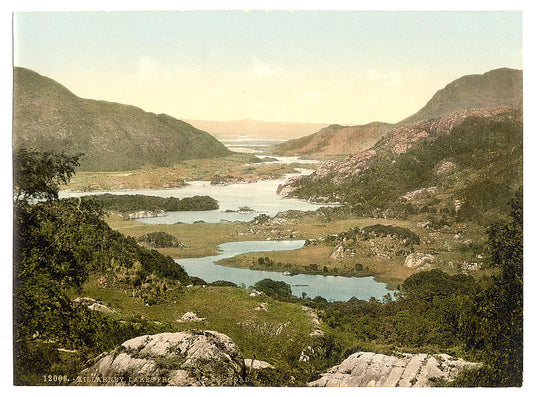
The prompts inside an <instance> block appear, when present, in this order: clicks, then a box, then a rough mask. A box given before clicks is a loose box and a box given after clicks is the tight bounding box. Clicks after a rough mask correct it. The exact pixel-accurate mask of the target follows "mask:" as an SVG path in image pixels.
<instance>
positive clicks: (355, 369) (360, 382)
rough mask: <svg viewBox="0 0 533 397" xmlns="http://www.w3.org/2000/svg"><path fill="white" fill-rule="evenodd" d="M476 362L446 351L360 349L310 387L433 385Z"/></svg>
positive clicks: (449, 378) (453, 376)
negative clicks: (393, 352) (399, 352)
mask: <svg viewBox="0 0 533 397" xmlns="http://www.w3.org/2000/svg"><path fill="white" fill-rule="evenodd" d="M476 365H478V364H476V363H471V362H467V361H464V360H461V359H454V358H452V357H451V356H448V355H446V354H439V355H435V356H430V355H427V354H402V355H399V356H386V355H384V354H376V353H370V352H358V353H354V354H352V355H351V356H349V357H348V358H347V359H346V360H344V361H343V362H342V363H341V364H340V365H337V366H335V367H333V368H331V369H330V370H329V371H328V372H326V373H325V374H322V377H321V378H320V379H318V380H316V381H314V382H311V383H309V384H308V386H321V387H323V386H327V387H335V386H346V387H430V386H432V380H434V379H435V380H436V379H444V380H452V379H454V378H455V377H456V376H457V374H458V373H459V372H460V371H461V370H462V369H465V368H471V367H473V366H476Z"/></svg>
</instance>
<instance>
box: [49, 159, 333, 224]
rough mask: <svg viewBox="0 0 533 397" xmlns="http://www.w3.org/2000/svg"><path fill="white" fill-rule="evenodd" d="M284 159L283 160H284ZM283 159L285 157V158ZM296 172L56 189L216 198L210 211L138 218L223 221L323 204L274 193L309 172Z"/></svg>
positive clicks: (63, 193) (65, 193) (166, 221)
mask: <svg viewBox="0 0 533 397" xmlns="http://www.w3.org/2000/svg"><path fill="white" fill-rule="evenodd" d="M284 160H285V159H284ZM285 161H286V160H285ZM299 171H301V173H299V174H287V175H286V177H285V178H284V179H272V180H262V181H258V182H255V183H238V184H232V185H226V186H224V185H211V182H209V181H193V182H187V185H185V186H183V187H179V188H175V189H137V190H110V191H97V192H70V191H61V192H59V195H60V198H64V197H78V196H84V195H90V194H104V193H110V194H117V195H121V194H143V195H149V196H158V197H177V198H180V199H181V198H183V197H192V196H210V197H213V198H214V199H215V200H217V201H218V205H219V209H217V210H212V211H172V212H169V213H168V215H167V216H164V217H154V218H143V219H138V221H140V222H143V223H149V224H174V223H177V222H181V223H194V222H198V221H203V222H207V223H219V222H221V221H223V220H226V221H239V222H249V221H251V220H253V219H254V218H255V217H256V216H258V215H260V214H265V215H269V216H275V215H276V214H277V213H278V212H282V211H287V210H300V211H314V210H316V209H318V208H320V207H324V206H325V205H324V204H313V203H309V202H306V201H303V200H298V199H294V198H285V197H281V196H280V195H278V194H277V193H276V190H277V188H278V185H279V184H280V183H282V182H284V181H285V180H287V178H289V177H291V176H295V175H302V174H305V173H309V172H311V171H310V170H304V169H301V170H299ZM240 207H250V208H251V209H252V210H253V212H244V213H242V212H226V211H227V210H229V211H238V209H239V208H240Z"/></svg>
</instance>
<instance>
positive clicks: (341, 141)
mask: <svg viewBox="0 0 533 397" xmlns="http://www.w3.org/2000/svg"><path fill="white" fill-rule="evenodd" d="M521 105H522V71H521V70H515V69H508V68H501V69H495V70H492V71H490V72H487V73H484V74H480V75H479V74H478V75H469V76H463V77H461V78H459V79H457V80H454V81H453V82H451V83H450V84H448V85H447V86H446V87H444V88H443V89H441V90H439V91H438V92H437V93H435V95H434V96H433V97H432V98H431V99H430V100H429V102H428V103H427V104H426V105H425V106H424V107H423V108H422V109H420V110H419V111H418V112H417V113H415V114H413V115H412V116H410V117H407V118H406V119H404V120H402V121H401V122H399V123H397V124H387V123H379V122H374V123H370V124H366V125H362V126H352V127H343V126H339V125H331V126H329V127H327V128H323V129H322V130H320V131H318V132H316V133H314V134H312V135H309V136H305V137H302V138H299V139H293V140H290V141H287V142H284V143H282V144H280V145H278V146H277V147H276V149H275V150H274V152H275V153H277V154H292V155H302V154H329V155H331V154H355V153H359V152H361V151H364V150H367V149H370V148H372V146H373V145H374V144H375V143H377V142H378V141H379V139H380V138H381V137H383V136H385V135H386V134H387V133H388V132H389V131H391V130H392V129H393V128H395V127H396V128H397V127H401V126H410V125H412V124H414V123H416V122H420V121H423V120H431V119H435V118H440V117H443V116H445V115H447V114H450V113H454V112H458V111H463V112H464V111H468V110H472V109H485V108H496V107H504V106H508V107H520V106H521Z"/></svg>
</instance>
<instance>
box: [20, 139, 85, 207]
mask: <svg viewBox="0 0 533 397" xmlns="http://www.w3.org/2000/svg"><path fill="white" fill-rule="evenodd" d="M81 156H82V155H81V154H77V155H74V156H68V155H65V154H63V153H61V154H57V153H51V152H38V151H35V150H29V149H24V148H22V149H18V150H16V151H15V152H14V155H13V162H14V167H13V178H14V188H15V189H14V190H15V191H14V200H15V203H16V204H18V203H20V202H21V201H28V200H30V199H40V200H43V199H44V200H52V199H57V196H58V192H59V185H61V184H65V183H68V182H69V181H70V178H71V177H72V175H74V169H75V168H76V167H78V166H79V165H80V163H79V160H80V158H81Z"/></svg>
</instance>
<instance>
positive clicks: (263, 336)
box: [79, 277, 313, 365]
mask: <svg viewBox="0 0 533 397" xmlns="http://www.w3.org/2000/svg"><path fill="white" fill-rule="evenodd" d="M79 294H81V296H89V297H91V298H93V299H97V300H99V301H103V302H104V303H105V304H108V305H109V306H111V307H112V308H113V309H114V310H116V311H117V313H116V314H113V316H121V315H124V314H127V315H138V316H141V317H143V318H145V319H148V320H151V321H157V322H160V323H166V324H171V329H170V330H171V331H174V332H176V331H181V330H189V329H203V330H212V331H218V332H221V333H224V334H226V335H228V336H229V337H230V338H231V339H232V340H233V341H234V342H235V343H236V344H237V346H239V348H240V349H241V351H242V352H243V355H244V357H245V358H252V357H254V356H255V357H256V358H257V359H258V360H264V361H267V362H269V363H271V364H274V365H276V364H277V363H286V362H287V360H289V359H290V358H291V357H293V356H294V355H295V354H299V352H300V351H301V350H302V349H303V348H304V347H305V346H307V345H309V344H310V343H311V338H312V337H311V336H309V334H310V333H311V331H312V330H313V324H312V323H311V321H310V319H309V317H308V316H307V314H306V313H305V312H304V311H303V310H302V306H301V305H300V304H298V303H289V302H279V301H275V300H273V299H271V298H269V297H266V296H261V297H251V296H250V295H249V291H247V290H243V289H240V288H235V287H212V286H208V287H205V288H204V287H201V286H195V287H192V288H183V289H181V290H179V291H178V290H174V291H170V292H167V293H166V294H165V295H164V300H163V301H162V302H161V303H159V304H154V305H150V306H146V305H145V304H143V303H142V301H141V300H140V299H139V298H134V297H131V296H128V295H127V294H125V293H124V291H123V290H121V289H117V288H112V287H108V288H101V287H99V286H98V284H97V282H96V277H92V278H90V279H89V281H88V282H87V283H85V284H84V285H83V287H82V290H81V291H80V292H79ZM262 302H266V304H267V308H268V310H267V311H264V310H256V308H257V307H258V305H259V304H260V303H262ZM189 311H192V312H194V313H196V314H197V315H198V316H199V317H204V318H205V319H206V320H204V321H201V322H185V323H178V322H176V320H177V319H179V318H181V316H182V315H183V314H184V313H186V312H189Z"/></svg>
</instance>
